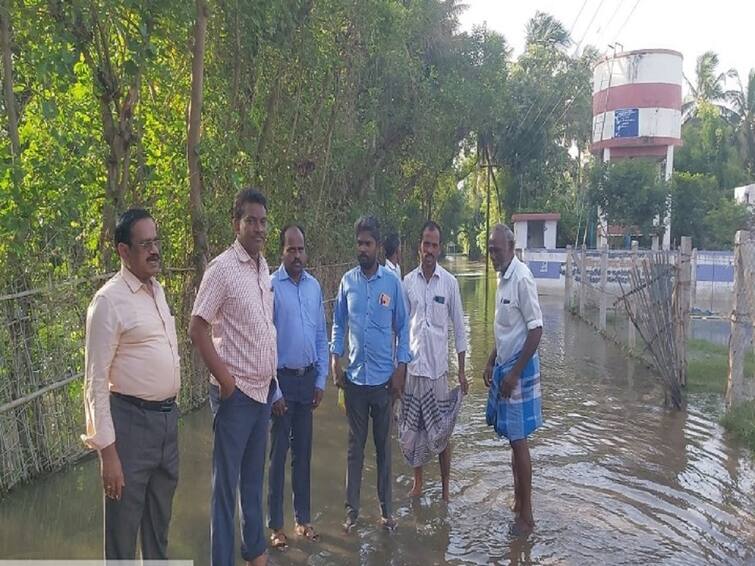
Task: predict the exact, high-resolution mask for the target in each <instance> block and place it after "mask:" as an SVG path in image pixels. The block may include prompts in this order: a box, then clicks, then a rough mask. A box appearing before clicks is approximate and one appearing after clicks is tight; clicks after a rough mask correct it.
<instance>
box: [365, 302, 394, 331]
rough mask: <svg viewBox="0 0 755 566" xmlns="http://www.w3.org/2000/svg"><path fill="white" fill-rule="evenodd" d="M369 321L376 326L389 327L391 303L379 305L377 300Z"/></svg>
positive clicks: (391, 321)
mask: <svg viewBox="0 0 755 566" xmlns="http://www.w3.org/2000/svg"><path fill="white" fill-rule="evenodd" d="M391 302H393V301H391ZM370 322H371V323H372V324H373V325H374V326H377V327H378V328H390V327H391V325H392V324H393V307H392V306H391V305H387V306H386V305H381V304H380V303H379V302H378V304H376V305H374V306H373V309H372V315H371V316H370Z"/></svg>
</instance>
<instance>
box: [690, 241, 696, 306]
mask: <svg viewBox="0 0 755 566" xmlns="http://www.w3.org/2000/svg"><path fill="white" fill-rule="evenodd" d="M696 302H697V248H695V249H693V250H692V260H691V261H690V280H689V308H690V310H692V309H694V308H695V303H696Z"/></svg>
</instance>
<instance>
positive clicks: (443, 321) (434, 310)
mask: <svg viewBox="0 0 755 566" xmlns="http://www.w3.org/2000/svg"><path fill="white" fill-rule="evenodd" d="M439 298H440V300H443V302H442V303H440V302H438V301H437V300H436V298H435V297H433V298H431V299H430V305H429V308H428V309H427V310H428V311H429V315H430V322H431V324H432V325H433V326H438V327H441V328H443V327H445V326H447V325H448V305H447V303H448V299H447V298H445V297H439Z"/></svg>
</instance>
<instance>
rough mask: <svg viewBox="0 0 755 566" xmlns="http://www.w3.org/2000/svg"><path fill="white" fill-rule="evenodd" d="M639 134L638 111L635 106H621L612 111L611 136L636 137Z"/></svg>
mask: <svg viewBox="0 0 755 566" xmlns="http://www.w3.org/2000/svg"><path fill="white" fill-rule="evenodd" d="M639 135H640V111H639V110H638V109H637V108H621V109H617V110H615V111H614V119H613V137H615V138H636V137H637V136H639Z"/></svg>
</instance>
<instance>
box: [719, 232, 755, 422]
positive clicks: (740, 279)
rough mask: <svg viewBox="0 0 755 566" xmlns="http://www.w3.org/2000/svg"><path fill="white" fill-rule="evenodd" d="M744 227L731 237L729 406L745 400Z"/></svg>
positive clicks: (748, 324) (748, 321)
mask: <svg viewBox="0 0 755 566" xmlns="http://www.w3.org/2000/svg"><path fill="white" fill-rule="evenodd" d="M748 241H749V234H748V233H747V232H745V231H744V230H740V231H738V232H737V234H736V236H735V237H734V306H733V308H732V313H731V339H730V341H729V379H728V381H727V383H726V406H727V407H732V406H734V405H736V404H738V403H741V402H742V401H744V400H745V383H744V375H745V356H746V355H747V352H748V351H749V350H750V347H749V346H750V342H751V341H752V314H753V313H752V312H750V305H749V301H748V297H747V285H752V284H753V283H752V281H749V282H748V281H747V276H746V273H745V265H744V257H743V250H742V248H743V247H744V246H745V245H746V244H747V243H748Z"/></svg>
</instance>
